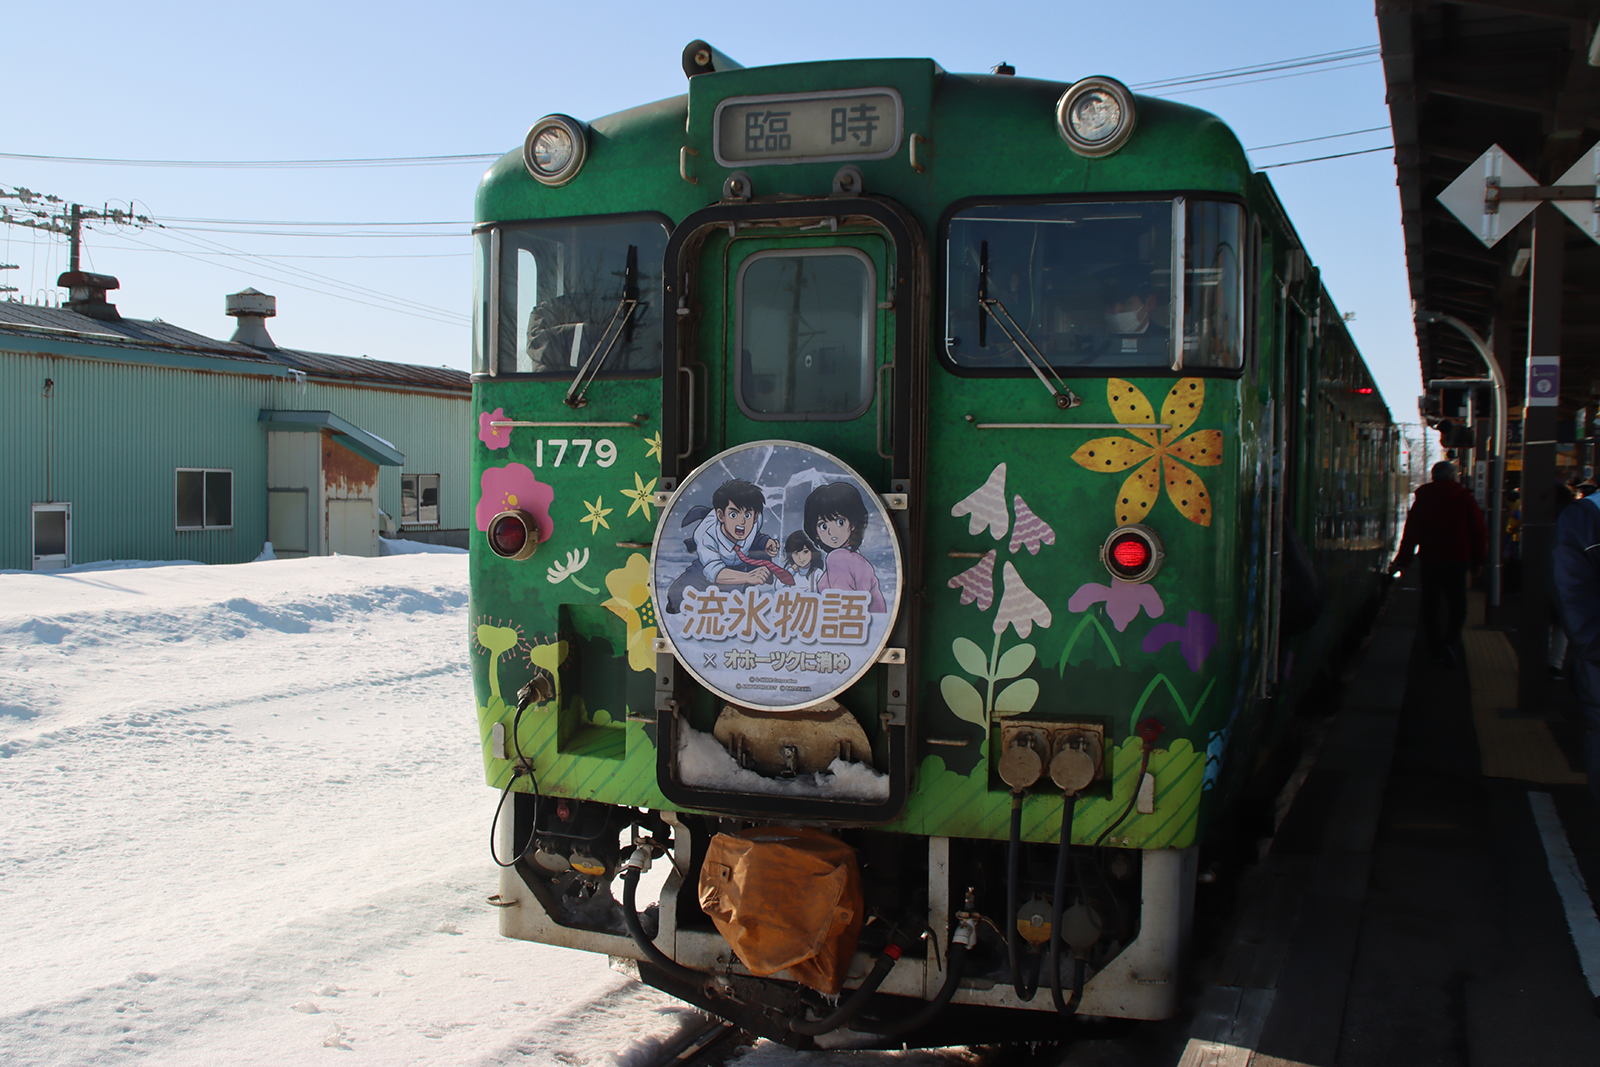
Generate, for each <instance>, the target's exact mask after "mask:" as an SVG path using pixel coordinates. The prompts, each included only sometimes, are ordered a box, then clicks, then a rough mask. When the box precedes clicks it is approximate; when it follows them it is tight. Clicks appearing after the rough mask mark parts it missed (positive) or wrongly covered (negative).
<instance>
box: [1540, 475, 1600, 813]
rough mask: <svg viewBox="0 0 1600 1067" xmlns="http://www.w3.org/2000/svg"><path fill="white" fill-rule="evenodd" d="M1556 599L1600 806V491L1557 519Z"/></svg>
mask: <svg viewBox="0 0 1600 1067" xmlns="http://www.w3.org/2000/svg"><path fill="white" fill-rule="evenodd" d="M1553 556H1554V559H1553V561H1552V562H1553V563H1554V566H1555V580H1556V602H1557V604H1558V605H1559V610H1560V613H1561V617H1562V621H1563V622H1564V624H1565V625H1566V629H1567V635H1568V636H1569V637H1570V638H1571V647H1572V688H1573V691H1574V692H1576V693H1577V696H1578V706H1579V707H1580V708H1582V709H1583V716H1584V718H1585V719H1586V720H1587V721H1588V724H1589V734H1588V736H1587V737H1585V738H1584V741H1583V758H1584V769H1585V770H1586V771H1587V772H1588V775H1589V792H1590V794H1591V795H1593V797H1594V800H1595V803H1596V804H1597V805H1600V495H1590V496H1586V497H1584V498H1583V499H1582V500H1578V501H1574V502H1573V503H1572V505H1571V506H1570V507H1568V508H1567V509H1566V510H1564V511H1563V512H1562V513H1561V517H1560V518H1558V519H1557V520H1556V547H1555V552H1554V553H1553Z"/></svg>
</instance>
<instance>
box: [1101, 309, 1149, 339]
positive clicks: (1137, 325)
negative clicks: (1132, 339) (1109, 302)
mask: <svg viewBox="0 0 1600 1067" xmlns="http://www.w3.org/2000/svg"><path fill="white" fill-rule="evenodd" d="M1143 312H1144V309H1143V308H1134V309H1133V310H1132V311H1108V312H1106V330H1107V331H1108V332H1110V333H1143V332H1144V330H1145V327H1146V326H1148V325H1149V321H1148V320H1147V319H1146V318H1145V316H1144V314H1143Z"/></svg>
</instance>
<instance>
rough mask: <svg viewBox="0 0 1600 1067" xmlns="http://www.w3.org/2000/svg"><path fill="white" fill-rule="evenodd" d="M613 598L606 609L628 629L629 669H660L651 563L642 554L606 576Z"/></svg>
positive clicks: (630, 557)
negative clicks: (657, 660) (651, 582)
mask: <svg viewBox="0 0 1600 1067" xmlns="http://www.w3.org/2000/svg"><path fill="white" fill-rule="evenodd" d="M606 588H607V589H609V590H610V591H611V599H610V600H607V601H606V602H605V603H604V604H603V605H602V606H603V607H604V608H605V609H606V610H607V611H609V612H611V614H613V615H615V616H616V617H617V618H619V619H621V620H622V621H623V622H624V623H625V624H627V627H628V666H629V667H632V668H633V669H634V670H636V671H653V670H655V669H656V654H655V639H656V606H655V603H654V602H653V601H652V600H651V599H650V562H649V561H648V560H647V559H645V558H644V556H643V555H641V554H640V553H638V552H635V553H634V554H633V555H631V556H629V557H628V562H627V563H624V564H623V565H622V566H621V567H618V568H617V569H616V570H614V571H612V572H611V573H610V574H607V575H606Z"/></svg>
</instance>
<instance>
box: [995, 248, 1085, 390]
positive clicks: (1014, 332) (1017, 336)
mask: <svg viewBox="0 0 1600 1067" xmlns="http://www.w3.org/2000/svg"><path fill="white" fill-rule="evenodd" d="M990 315H993V316H994V324H995V325H996V326H998V327H1000V332H1001V333H1003V334H1005V335H1006V340H1008V341H1010V342H1011V346H1012V347H1013V348H1015V349H1016V350H1017V354H1018V355H1019V356H1021V357H1022V361H1023V362H1024V363H1026V364H1027V365H1028V367H1029V369H1031V370H1032V371H1033V374H1034V377H1036V378H1038V379H1039V382H1040V384H1041V385H1043V386H1044V387H1045V390H1046V391H1047V392H1048V393H1049V394H1050V395H1051V396H1052V397H1054V398H1055V402H1056V407H1058V408H1061V409H1062V410H1066V409H1067V408H1075V407H1077V406H1078V405H1079V404H1081V403H1083V399H1082V398H1081V397H1079V396H1078V394H1077V393H1074V392H1073V391H1072V390H1071V389H1069V388H1067V383H1066V382H1064V381H1062V380H1061V376H1060V375H1058V374H1057V373H1056V372H1055V370H1054V368H1052V367H1051V366H1050V361H1049V360H1047V359H1045V358H1044V354H1043V353H1041V352H1040V351H1039V346H1038V345H1036V344H1034V343H1033V338H1031V337H1029V336H1028V331H1027V330H1024V329H1023V328H1022V326H1021V325H1020V324H1019V323H1018V322H1017V320H1016V319H1014V318H1012V316H1011V312H1010V311H1007V310H1006V306H1005V305H1004V304H1002V303H1001V302H1000V300H999V298H998V297H992V296H990V295H989V242H988V241H982V242H980V243H979V245H978V347H980V348H982V347H985V344H984V342H985V341H986V340H987V336H986V335H987V331H986V330H985V329H984V327H985V326H986V325H987V323H988V318H989V316H990ZM1024 345H1026V346H1027V347H1023V346H1024ZM1030 352H1031V353H1032V355H1029V353H1030ZM1046 371H1049V373H1050V377H1049V378H1046V377H1045V372H1046ZM1052 378H1053V379H1054V380H1055V384H1054V385H1051V384H1050V381H1051V379H1052Z"/></svg>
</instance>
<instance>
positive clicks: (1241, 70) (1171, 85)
mask: <svg viewBox="0 0 1600 1067" xmlns="http://www.w3.org/2000/svg"><path fill="white" fill-rule="evenodd" d="M1379 54H1380V52H1379V47H1378V46H1377V45H1368V46H1363V47H1361V48H1345V49H1341V50H1339V51H1337V52H1319V53H1317V54H1315V55H1309V56H1298V57H1296V58H1294V59H1279V60H1274V61H1272V62H1270V63H1254V64H1251V65H1250V66H1246V67H1229V68H1227V69H1225V70H1213V71H1208V72H1207V73H1204V74H1189V75H1185V76H1184V77H1181V78H1165V79H1162V80H1160V81H1152V82H1142V83H1140V84H1138V85H1132V86H1129V88H1131V89H1137V90H1139V91H1141V92H1143V91H1148V90H1158V89H1176V88H1180V87H1182V86H1185V85H1199V84H1202V83H1204V82H1218V81H1232V80H1234V79H1238V78H1247V77H1251V76H1254V75H1257V74H1272V73H1276V72H1278V71H1284V70H1297V69H1300V68H1303V67H1318V66H1326V65H1328V64H1332V63H1343V62H1346V61H1348V60H1352V59H1364V58H1367V57H1369V56H1377V55H1379Z"/></svg>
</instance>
